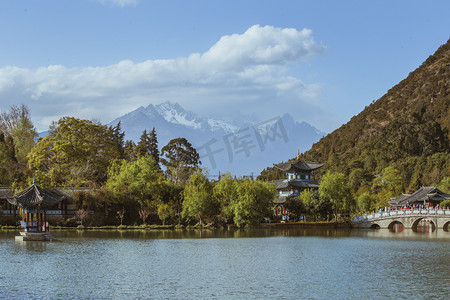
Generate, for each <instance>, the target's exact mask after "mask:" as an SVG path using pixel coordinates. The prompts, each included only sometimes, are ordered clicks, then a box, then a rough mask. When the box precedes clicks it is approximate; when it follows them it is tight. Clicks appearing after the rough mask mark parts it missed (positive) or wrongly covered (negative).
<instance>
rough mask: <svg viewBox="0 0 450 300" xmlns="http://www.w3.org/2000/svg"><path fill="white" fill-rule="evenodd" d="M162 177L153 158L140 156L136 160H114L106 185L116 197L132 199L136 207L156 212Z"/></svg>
mask: <svg viewBox="0 0 450 300" xmlns="http://www.w3.org/2000/svg"><path fill="white" fill-rule="evenodd" d="M161 181H162V177H161V174H160V172H159V169H158V168H157V167H156V166H155V162H154V160H153V158H151V157H149V156H141V157H139V158H138V159H137V160H136V161H131V162H128V161H126V160H120V161H116V162H115V163H114V164H112V165H111V167H110V168H109V171H108V180H107V182H106V187H107V188H108V189H110V190H111V191H112V192H113V193H114V195H115V196H116V198H117V199H126V200H127V201H133V203H135V205H136V209H137V208H138V207H141V208H144V209H149V210H150V211H153V212H156V209H155V208H156V204H155V203H156V202H157V201H158V198H157V195H158V194H159V190H160V186H161Z"/></svg>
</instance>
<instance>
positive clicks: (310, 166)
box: [274, 160, 324, 171]
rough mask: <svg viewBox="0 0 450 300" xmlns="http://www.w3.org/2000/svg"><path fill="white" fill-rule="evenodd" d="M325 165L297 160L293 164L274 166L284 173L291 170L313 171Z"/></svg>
mask: <svg viewBox="0 0 450 300" xmlns="http://www.w3.org/2000/svg"><path fill="white" fill-rule="evenodd" d="M323 165H324V164H321V163H316V162H306V161H301V160H295V161H292V162H286V163H280V164H274V166H275V167H276V168H278V169H280V170H282V171H289V170H291V169H295V170H299V171H313V170H316V169H318V168H321V167H323Z"/></svg>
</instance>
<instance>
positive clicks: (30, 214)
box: [8, 182, 65, 241]
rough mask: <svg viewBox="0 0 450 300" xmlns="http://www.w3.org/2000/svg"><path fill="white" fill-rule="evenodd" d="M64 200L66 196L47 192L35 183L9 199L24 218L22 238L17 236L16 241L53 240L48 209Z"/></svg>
mask: <svg viewBox="0 0 450 300" xmlns="http://www.w3.org/2000/svg"><path fill="white" fill-rule="evenodd" d="M64 198H65V196H64V195H63V194H62V193H60V192H58V191H56V190H52V191H49V190H45V189H43V188H42V187H40V186H38V185H36V183H35V182H33V185H31V186H29V187H28V188H26V189H24V190H23V191H21V192H19V193H18V194H16V195H15V196H13V197H12V198H9V199H8V202H9V203H11V204H12V205H14V206H16V207H17V208H18V210H19V213H20V215H21V217H22V221H21V222H20V226H21V231H20V236H16V240H20V241H30V240H31V241H48V240H53V237H52V236H51V235H50V234H49V233H48V231H49V230H48V229H49V228H48V222H47V209H49V208H50V207H51V206H55V205H57V204H58V203H59V202H61V201H62V200H63V199H64Z"/></svg>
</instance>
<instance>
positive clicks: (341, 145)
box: [261, 40, 450, 198]
mask: <svg viewBox="0 0 450 300" xmlns="http://www.w3.org/2000/svg"><path fill="white" fill-rule="evenodd" d="M449 83H450V40H449V41H448V42H447V43H446V44H444V45H442V46H441V47H440V48H439V49H438V50H437V51H436V53H435V54H434V55H432V56H430V57H429V58H428V59H427V60H426V61H425V62H424V63H423V64H422V65H421V66H420V67H419V68H417V69H416V70H415V71H414V72H412V73H410V74H409V76H408V77H407V78H406V79H404V80H403V81H401V82H400V83H399V84H397V85H396V86H394V87H393V88H392V89H390V90H389V91H388V92H387V93H386V94H385V95H384V96H383V97H381V98H380V99H378V100H377V101H374V102H373V103H372V104H371V105H369V106H367V107H366V108H365V109H364V110H363V111H362V112H361V113H359V114H358V115H357V116H354V117H353V118H352V119H351V120H350V121H349V122H348V123H346V124H344V125H343V126H341V127H340V128H339V129H337V130H335V131H334V132H332V133H330V134H329V135H327V136H326V137H324V138H322V139H321V140H320V141H319V142H318V143H316V144H314V145H313V146H312V148H311V149H310V150H309V151H307V152H306V153H304V154H302V155H301V159H304V160H308V161H319V162H324V163H325V167H324V168H322V170H321V172H322V174H323V173H324V172H326V171H333V172H341V173H344V174H345V175H347V176H348V180H349V183H350V184H351V186H352V188H353V191H354V192H355V194H356V195H359V194H361V193H364V192H367V191H370V193H375V192H376V189H377V188H376V183H377V180H376V178H380V177H381V178H383V176H386V174H388V173H391V174H394V175H395V177H399V178H398V179H399V180H398V181H399V185H400V186H398V187H397V188H396V189H395V190H396V192H398V191H399V190H401V191H411V190H415V189H417V188H419V187H420V186H422V185H432V184H438V183H440V182H441V181H442V179H444V178H445V177H446V176H448V175H449V166H450V151H449V138H450V137H449V132H450V113H449V109H448V107H449V103H450V85H449ZM319 175H320V174H319ZM272 177H276V175H275V174H274V172H272V170H271V169H270V168H268V169H267V170H264V171H263V172H262V174H261V178H266V179H270V178H272ZM378 181H380V180H378ZM381 181H382V182H384V183H385V182H386V180H381ZM400 182H401V183H400ZM393 193H394V192H392V193H391V194H393ZM386 196H387V195H386ZM385 198H386V197H385Z"/></svg>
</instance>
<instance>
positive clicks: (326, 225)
mask: <svg viewBox="0 0 450 300" xmlns="http://www.w3.org/2000/svg"><path fill="white" fill-rule="evenodd" d="M309 228H311V229H315V228H323V229H333V228H339V229H345V228H348V229H351V228H352V226H351V224H349V223H347V222H341V223H334V221H333V222H290V223H261V224H259V225H255V226H252V227H251V229H309ZM234 229H240V228H239V227H237V226H235V225H234V224H227V226H212V225H203V226H200V225H198V224H197V225H187V226H184V225H155V224H153V225H149V224H145V225H136V226H134V225H119V226H81V225H79V226H76V227H74V226H50V231H52V230H56V231H58V230H87V231H89V230H92V231H95V230H149V231H151V230H234ZM0 230H1V231H15V230H20V226H7V225H5V226H0Z"/></svg>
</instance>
